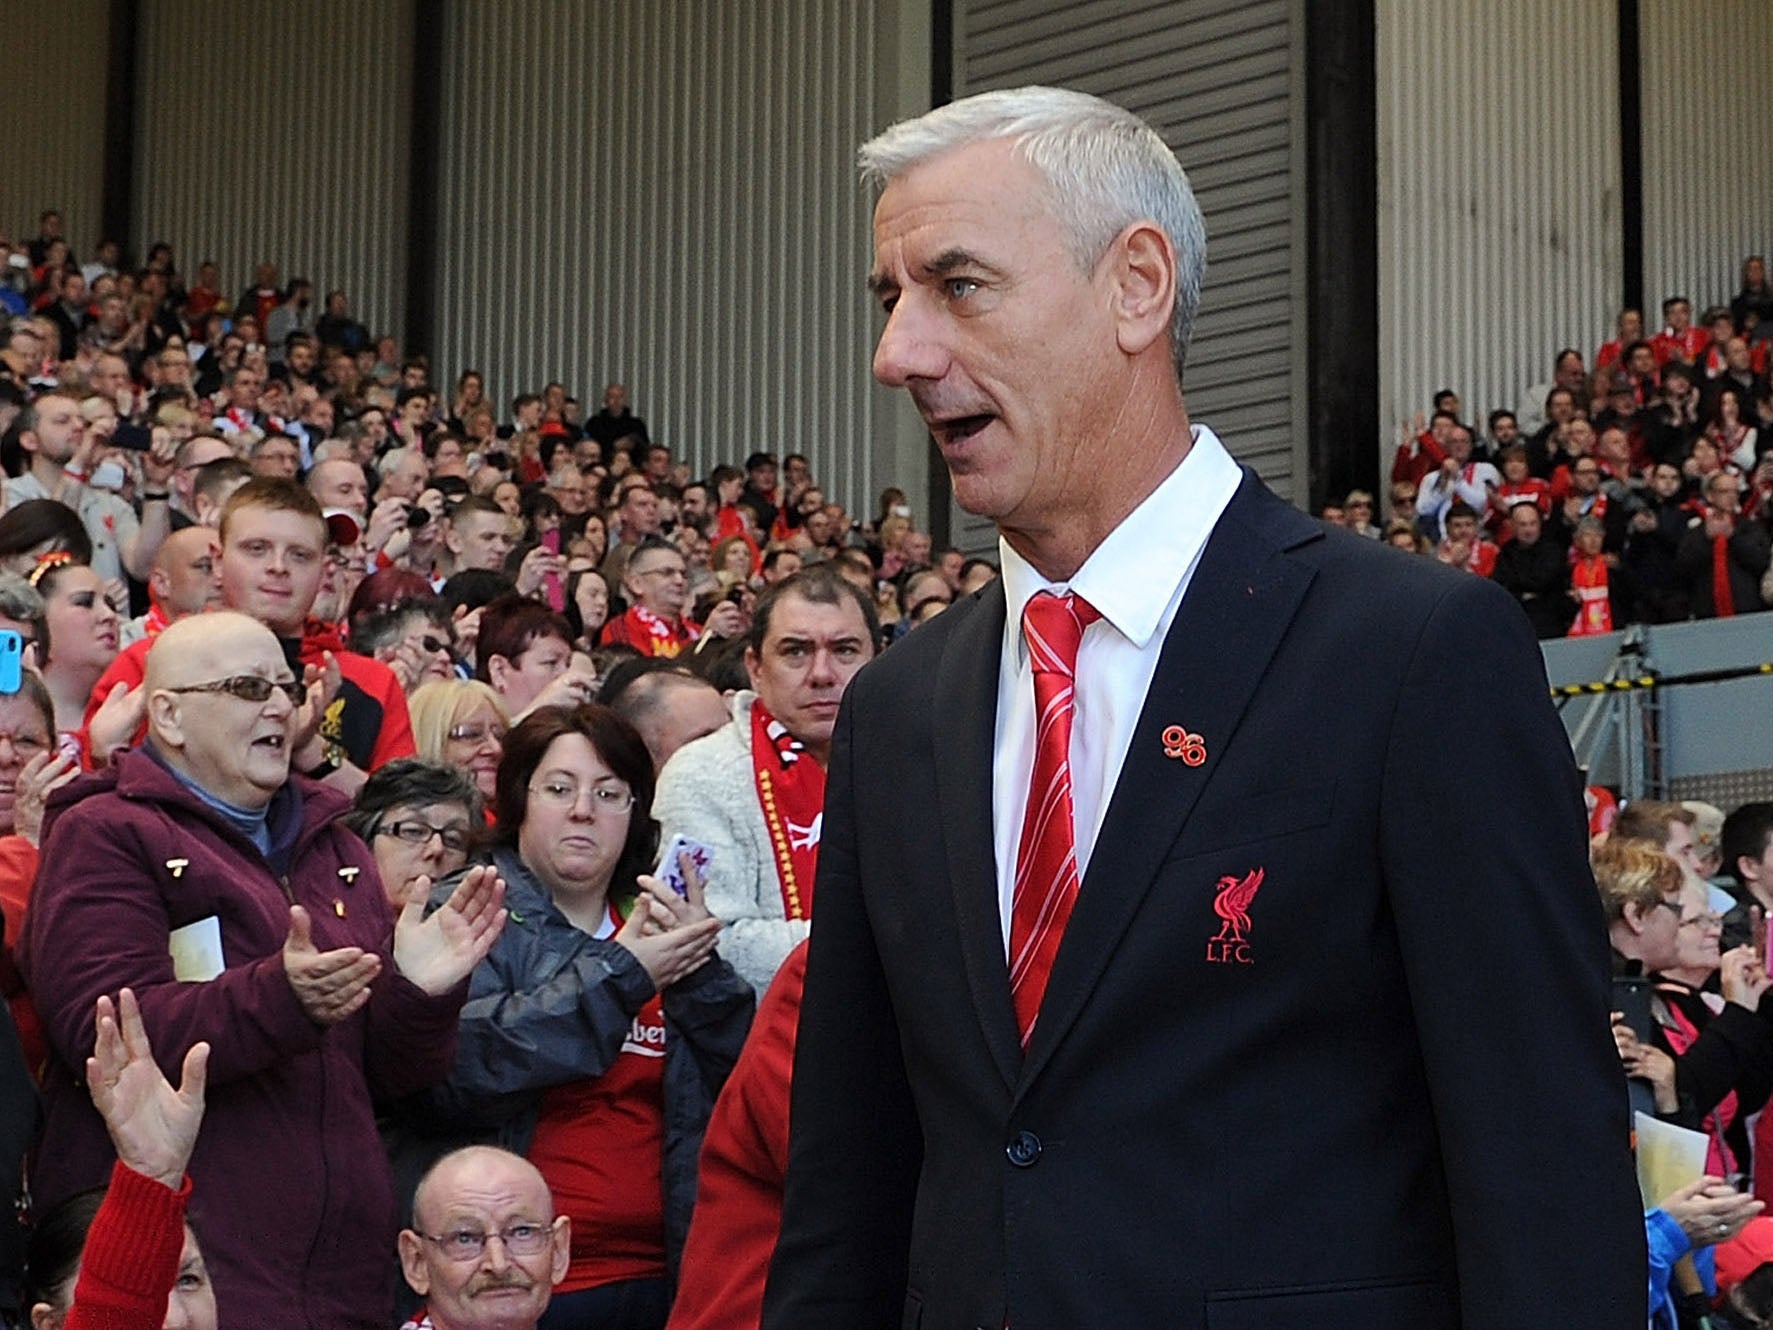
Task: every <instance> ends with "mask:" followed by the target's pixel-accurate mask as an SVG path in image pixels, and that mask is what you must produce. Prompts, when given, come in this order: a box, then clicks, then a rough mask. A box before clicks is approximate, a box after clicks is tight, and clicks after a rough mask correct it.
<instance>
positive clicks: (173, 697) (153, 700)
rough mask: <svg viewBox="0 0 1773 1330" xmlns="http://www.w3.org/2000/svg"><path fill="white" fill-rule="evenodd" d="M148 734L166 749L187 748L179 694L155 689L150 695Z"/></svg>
mask: <svg viewBox="0 0 1773 1330" xmlns="http://www.w3.org/2000/svg"><path fill="white" fill-rule="evenodd" d="M148 733H150V734H152V735H153V736H154V742H155V743H156V744H159V745H161V746H162V747H165V748H183V747H184V746H185V727H184V716H183V712H182V708H181V707H180V706H179V699H178V694H176V693H169V692H166V691H164V690H163V689H155V690H154V691H153V692H151V693H149V694H148Z"/></svg>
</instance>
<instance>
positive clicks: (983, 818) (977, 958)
mask: <svg viewBox="0 0 1773 1330" xmlns="http://www.w3.org/2000/svg"><path fill="white" fill-rule="evenodd" d="M1003 629H1004V596H1003V586H1002V584H1001V583H995V582H994V583H993V584H992V585H991V586H990V587H989V588H987V589H986V591H985V592H984V593H983V594H982V595H981V597H980V599H979V603H978V604H977V605H975V606H974V607H973V608H972V609H971V610H970V612H968V613H967V614H966V616H965V618H964V619H963V620H962V622H961V623H960V625H959V627H958V629H957V630H956V631H955V633H954V635H953V636H952V637H951V638H950V639H949V641H948V643H947V646H946V647H945V649H944V650H943V652H942V658H941V661H940V662H939V664H938V665H937V673H936V690H935V703H934V715H933V716H932V717H931V725H932V728H933V731H934V738H935V749H936V796H937V798H936V803H937V807H939V808H940V809H941V810H942V844H943V848H944V851H945V853H946V855H947V863H948V884H949V889H950V890H951V891H952V892H953V894H954V912H955V916H956V919H957V921H958V923H959V927H960V945H961V952H962V954H963V956H964V957H965V960H966V971H967V982H968V984H969V985H970V986H971V988H972V990H973V1011H974V1013H975V1014H976V1015H977V1016H978V1018H979V1024H980V1026H981V1028H982V1029H983V1030H984V1032H985V1042H986V1043H987V1044H988V1045H989V1046H990V1048H991V1056H992V1058H993V1060H994V1061H995V1062H996V1063H997V1068H998V1071H999V1072H1000V1073H1001V1074H1002V1076H1003V1080H1004V1086H1005V1088H1008V1087H1010V1086H1013V1085H1014V1084H1015V1083H1016V1077H1017V1075H1018V1073H1019V1072H1020V1069H1021V1062H1022V1049H1021V1044H1020V1040H1019V1039H1018V1037H1017V1034H1016V1013H1015V1009H1014V1008H1013V1007H1012V1006H1011V1004H1010V979H1009V968H1008V965H1007V963H1006V962H1005V960H1004V945H1003V918H1002V915H1001V914H1000V913H999V910H998V895H997V857H996V853H995V850H994V848H993V844H992V799H991V773H992V743H993V740H994V738H995V729H996V720H997V674H998V665H999V662H1000V659H1001V657H1002V651H1003Z"/></svg>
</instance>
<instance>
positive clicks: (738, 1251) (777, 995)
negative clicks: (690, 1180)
mask: <svg viewBox="0 0 1773 1330" xmlns="http://www.w3.org/2000/svg"><path fill="white" fill-rule="evenodd" d="M806 949H807V944H806V943H805V942H802V943H801V944H800V945H799V946H797V947H796V948H795V949H794V950H793V951H791V952H789V953H788V959H787V960H785V961H783V962H782V968H781V969H780V970H778V971H777V972H776V977H775V979H774V980H773V981H772V982H771V984H770V987H769V992H767V993H765V994H764V998H763V1002H762V1003H761V1004H760V1005H759V1006H758V1008H757V1019H756V1020H755V1021H753V1022H752V1025H751V1036H750V1038H749V1039H747V1040H746V1041H745V1051H744V1052H743V1053H741V1054H740V1055H739V1060H738V1062H737V1063H736V1064H735V1065H734V1066H733V1073H732V1075H731V1076H730V1077H728V1078H727V1083H726V1087H725V1088H724V1089H723V1090H721V1092H720V1098H719V1100H718V1101H716V1103H715V1105H714V1116H713V1117H711V1118H710V1119H709V1120H708V1131H707V1134H706V1135H705V1136H704V1137H703V1138H702V1173H701V1180H700V1182H699V1183H698V1185H697V1188H696V1216H695V1218H694V1219H693V1220H692V1221H691V1222H690V1231H689V1241H688V1242H687V1243H685V1245H684V1249H683V1264H682V1267H681V1268H680V1270H679V1273H678V1279H677V1301H676V1302H675V1303H674V1304H673V1305H672V1308H671V1319H670V1321H669V1322H667V1323H666V1327H665V1330H757V1324H758V1322H759V1321H760V1320H761V1319H762V1317H763V1285H764V1281H765V1279H767V1278H768V1276H769V1272H770V1257H771V1255H772V1254H773V1253H774V1252H775V1250H776V1233H777V1230H778V1229H779V1228H780V1227H781V1223H782V1180H783V1179H784V1178H785V1177H786V1176H787V1174H788V1091H789V1086H790V1083H791V1080H792V1077H793V1072H794V1036H795V1033H796V1031H797V1030H798V1029H799V1028H800V995H801V990H802V988H803V987H804V986H805V984H806Z"/></svg>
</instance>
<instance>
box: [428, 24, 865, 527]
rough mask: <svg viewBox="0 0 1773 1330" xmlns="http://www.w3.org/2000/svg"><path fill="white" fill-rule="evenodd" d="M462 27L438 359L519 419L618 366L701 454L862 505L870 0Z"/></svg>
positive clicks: (451, 47)
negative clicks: (519, 407) (784, 455)
mask: <svg viewBox="0 0 1773 1330" xmlns="http://www.w3.org/2000/svg"><path fill="white" fill-rule="evenodd" d="M443 22H444V23H445V24H446V27H445V36H444V84H445V87H446V88H447V89H448V91H447V93H446V94H445V97H444V123H443V135H442V137H443V147H442V168H441V185H440V194H441V197H440V199H439V207H440V209H441V210H442V212H441V216H442V231H441V235H440V238H439V240H440V243H439V251H440V256H441V257H440V264H441V272H440V281H441V288H442V289H441V291H440V293H439V300H438V337H439V343H440V344H439V347H438V352H439V354H438V356H437V361H438V368H439V370H440V371H441V372H442V374H443V375H445V376H454V375H455V374H457V373H459V372H460V370H461V369H463V368H464V367H467V366H472V367H475V368H478V369H481V370H483V371H484V372H485V374H486V376H487V388H488V391H489V393H490V394H491V395H492V396H494V398H495V399H496V400H498V402H499V404H500V407H501V409H503V407H504V405H505V404H506V403H507V402H508V401H509V399H510V398H511V397H512V396H513V395H514V394H516V393H518V392H520V391H524V390H526V389H536V388H539V387H540V386H541V385H542V384H543V383H544V382H546V381H548V380H550V379H558V380H560V381H561V382H562V383H564V384H566V385H567V387H568V389H569V390H571V391H575V392H576V393H578V395H579V396H580V397H581V398H582V399H583V400H584V401H585V402H586V409H587V410H592V409H595V407H596V404H597V397H598V395H599V393H600V392H601V389H602V385H603V384H604V383H605V382H606V381H608V380H611V379H615V380H620V381H622V382H624V383H626V384H627V385H628V387H629V396H630V400H631V401H632V402H633V403H634V407H635V409H636V410H637V411H638V412H639V413H640V414H641V415H643V416H644V417H645V418H646V419H647V421H648V423H649V426H650V427H651V429H652V431H653V433H654V434H655V435H656V436H658V437H660V438H662V439H663V440H664V441H665V442H666V443H668V444H670V445H671V446H672V447H673V448H674V449H677V450H678V451H679V452H681V453H684V454H687V455H688V457H689V458H690V460H691V461H692V463H693V464H695V465H696V467H697V468H698V469H701V468H704V467H706V466H707V465H708V464H710V463H712V462H715V461H725V460H732V459H735V458H738V459H742V458H743V456H744V454H745V453H747V452H749V451H751V450H752V449H764V450H775V451H789V450H794V449H799V450H801V451H804V452H806V453H807V454H808V455H809V456H810V457H811V458H812V461H813V467H814V474H815V475H816V476H817V477H818V478H819V479H820V481H821V482H822V483H823V484H824V485H825V486H826V487H827V489H828V490H831V491H834V492H835V493H836V494H838V495H840V496H842V497H844V498H845V499H846V501H848V502H850V503H851V504H852V505H853V504H855V503H856V502H858V501H859V500H860V498H861V496H862V495H863V493H864V491H865V490H867V489H868V488H870V487H872V486H873V485H874V484H877V483H879V477H878V476H877V474H876V472H877V471H878V470H880V464H881V459H879V458H877V456H876V449H877V433H878V432H879V431H880V430H881V429H882V425H881V420H880V417H881V413H882V411H883V401H884V395H883V394H880V393H878V392H877V391H876V390H875V389H873V388H872V386H871V381H870V379H869V377H868V363H869V356H870V353H871V347H872V339H873V324H872V302H871V301H869V300H868V298H867V297H866V294H865V293H864V292H863V289H862V278H863V276H864V275H865V274H866V271H867V262H868V254H869V235H870V212H869V207H870V205H869V201H868V199H867V198H866V197H865V195H864V194H863V192H862V191H861V189H860V188H859V187H858V186H857V184H856V177H855V168H854V157H855V150H856V146H857V144H859V143H860V142H861V141H862V140H863V139H865V138H867V137H868V136H869V135H870V134H871V133H872V132H873V131H874V128H875V124H874V122H875V118H876V113H875V110H874V101H875V96H876V93H875V83H874V80H875V78H876V64H877V52H876V45H877V35H876V33H875V31H874V28H873V24H874V22H875V18H874V16H873V7H871V6H865V5H854V4H850V3H848V2H847V0H734V2H733V3H724V4H709V3H705V0H570V2H569V0H511V2H510V3H502V4H498V5H488V4H481V3H474V2H473V0H457V2H455V3H451V4H449V5H447V6H446V7H445V8H444V18H443ZM883 446H884V445H883ZM888 465H890V463H889V464H888Z"/></svg>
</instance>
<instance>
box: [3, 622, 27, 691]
mask: <svg viewBox="0 0 1773 1330" xmlns="http://www.w3.org/2000/svg"><path fill="white" fill-rule="evenodd" d="M24 660H25V639H24V638H22V637H20V636H19V633H18V630H17V629H16V628H0V694H10V693H16V692H18V690H19V687H20V685H21V683H22V679H23V670H24Z"/></svg>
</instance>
